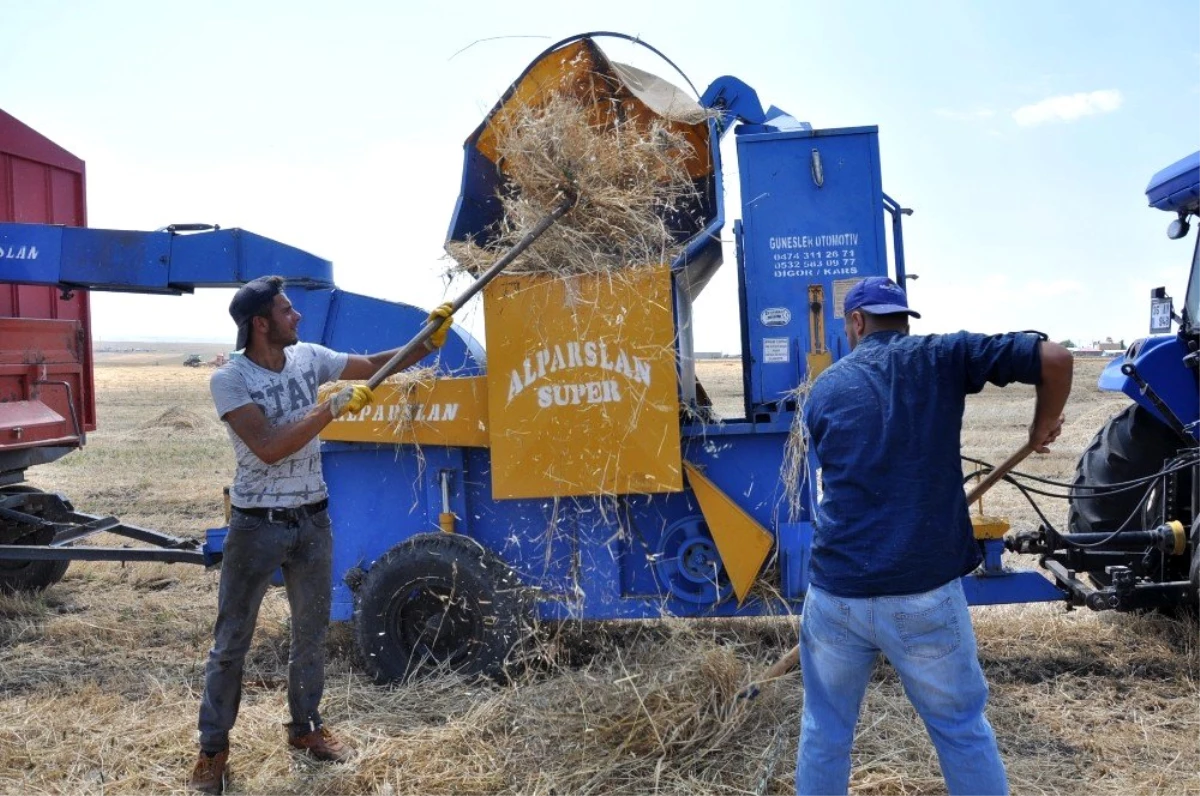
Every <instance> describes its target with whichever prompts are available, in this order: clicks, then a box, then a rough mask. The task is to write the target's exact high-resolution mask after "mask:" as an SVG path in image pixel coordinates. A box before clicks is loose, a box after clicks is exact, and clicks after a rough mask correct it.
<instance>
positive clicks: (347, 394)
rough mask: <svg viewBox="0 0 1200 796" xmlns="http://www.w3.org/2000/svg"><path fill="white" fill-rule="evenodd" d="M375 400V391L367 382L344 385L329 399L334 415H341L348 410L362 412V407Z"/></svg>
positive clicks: (330, 408) (330, 409)
mask: <svg viewBox="0 0 1200 796" xmlns="http://www.w3.org/2000/svg"><path fill="white" fill-rule="evenodd" d="M374 400H375V393H373V392H371V388H370V387H368V386H367V385H365V384H353V385H351V386H349V387H343V388H342V389H340V390H338V391H337V392H335V393H334V394H333V397H332V398H330V399H329V411H330V412H332V413H333V416H334V417H341V416H342V415H343V414H345V413H346V412H361V411H362V408H363V407H364V406H366V405H367V404H369V403H371V402H373V401H374Z"/></svg>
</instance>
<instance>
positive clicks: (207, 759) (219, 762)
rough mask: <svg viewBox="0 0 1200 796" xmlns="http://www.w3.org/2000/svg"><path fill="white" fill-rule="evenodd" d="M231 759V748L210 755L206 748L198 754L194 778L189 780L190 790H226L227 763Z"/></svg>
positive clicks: (211, 791) (193, 773)
mask: <svg viewBox="0 0 1200 796" xmlns="http://www.w3.org/2000/svg"><path fill="white" fill-rule="evenodd" d="M228 760H229V750H228V749H226V750H225V751H223V752H217V753H216V754H215V755H209V754H208V752H205V751H204V750H201V751H200V754H198V755H196V767H195V768H193V769H192V778H191V779H190V780H188V790H192V791H197V792H199V793H217V794H219V793H222V792H224V790H225V763H226V762H227V761H228Z"/></svg>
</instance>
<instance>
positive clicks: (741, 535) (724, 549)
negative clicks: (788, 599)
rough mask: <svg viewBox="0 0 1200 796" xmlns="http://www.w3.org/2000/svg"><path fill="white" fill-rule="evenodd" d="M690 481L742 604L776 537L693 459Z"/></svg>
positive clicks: (685, 466) (689, 465)
mask: <svg viewBox="0 0 1200 796" xmlns="http://www.w3.org/2000/svg"><path fill="white" fill-rule="evenodd" d="M683 471H684V472H685V473H687V477H688V482H689V483H690V484H691V485H692V491H693V492H695V493H696V499H697V500H698V501H700V512H701V513H702V514H703V515H704V521H705V522H707V523H708V532H709V533H711V534H712V538H713V541H715V542H716V543H717V552H719V553H720V554H721V561H722V563H724V564H725V571H726V572H728V573H729V580H730V582H731V583H733V591H734V593H736V594H737V598H738V604H739V605H740V604H741V603H742V602H743V601H745V599H746V595H747V594H749V593H750V587H751V586H753V585H754V579H755V578H757V577H758V571H759V570H760V569H762V565H763V562H764V561H766V560H767V554H769V553H770V552H771V545H772V544H774V542H775V537H773V536H771V534H770V533H768V532H767V530H766V529H764V528H763V527H762V526H761V525H759V524H758V522H757V521H756V520H755V519H754V518H753V517H751V516H750V515H749V514H747V513H746V512H745V511H744V510H743V509H742V507H741V506H739V505H738V504H736V503H734V502H733V501H732V500H730V499H729V496H728V495H726V494H725V493H724V492H722V491H721V490H720V488H719V487H718V486H717V485H716V484H714V483H713V482H712V481H709V480H708V479H707V478H705V477H704V476H703V475H701V474H700V470H699V469H697V468H696V465H694V464H692V463H691V462H684V463H683Z"/></svg>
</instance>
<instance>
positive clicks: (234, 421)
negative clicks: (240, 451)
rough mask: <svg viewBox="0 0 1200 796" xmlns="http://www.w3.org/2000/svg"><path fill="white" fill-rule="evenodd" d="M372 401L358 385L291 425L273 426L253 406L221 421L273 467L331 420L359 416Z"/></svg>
mask: <svg viewBox="0 0 1200 796" xmlns="http://www.w3.org/2000/svg"><path fill="white" fill-rule="evenodd" d="M372 400H374V396H373V395H372V394H371V391H370V390H369V389H367V388H366V387H365V386H363V385H361V384H360V385H357V386H352V387H345V388H343V389H341V390H339V391H338V392H336V393H335V394H334V395H332V396H330V398H329V400H327V401H322V402H321V403H319V404H317V405H316V406H314V407H313V408H312V409H310V410H308V413H307V414H306V415H304V417H302V418H300V419H299V420H294V421H292V422H291V423H284V424H282V425H278V426H272V425H271V424H270V422H268V421H267V416H266V415H265V414H264V413H263V410H262V408H261V407H259V406H258V404H253V403H251V404H245V405H243V406H239V407H238V408H237V409H231V410H230V411H228V412H226V413H225V417H224V420H225V422H226V423H228V424H229V427H230V428H232V429H233V432H234V433H235V434H237V435H238V436H239V437H240V438H241V440H242V442H244V443H246V447H248V448H249V449H250V451H251V453H253V454H254V455H255V456H257V457H258V458H259V459H261V460H262V461H263V462H264V463H266V464H275V463H276V462H279V461H282V460H283V459H286V458H287V457H288V456H291V455H292V454H293V453H295V452H296V451H298V450H300V449H301V448H303V447H304V446H305V445H307V444H308V443H309V442H310V441H312V438H313V437H315V436H317V434H320V433H321V429H323V428H325V426H327V425H329V423H330V421H332V420H333V419H334V418H336V417H338V416H339V415H341V414H343V413H345V412H358V411H360V410H361V409H362V408H363V407H364V406H366V405H367V404H369V403H370V402H371V401H372Z"/></svg>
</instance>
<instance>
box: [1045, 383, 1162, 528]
mask: <svg viewBox="0 0 1200 796" xmlns="http://www.w3.org/2000/svg"><path fill="white" fill-rule="evenodd" d="M1183 447H1184V445H1183V443H1182V442H1180V440H1179V438H1178V437H1177V436H1175V433H1174V432H1173V431H1172V430H1171V429H1170V428H1168V427H1167V426H1166V424H1164V423H1162V422H1161V421H1160V420H1158V419H1157V418H1156V417H1154V415H1152V414H1150V412H1148V411H1147V410H1145V409H1143V408H1142V407H1140V406H1138V405H1137V404H1130V405H1129V406H1127V407H1126V408H1125V409H1124V410H1123V411H1121V412H1120V413H1119V414H1117V415H1114V416H1113V417H1112V418H1111V419H1110V420H1109V421H1108V422H1107V423H1105V424H1104V425H1103V426H1101V428H1100V430H1099V431H1097V432H1096V436H1095V437H1093V438H1092V441H1091V444H1089V445H1088V446H1087V448H1086V449H1085V450H1084V452H1083V453H1082V454H1081V455H1080V457H1079V462H1078V464H1076V466H1075V480H1074V482H1073V483H1074V485H1075V487H1079V486H1082V485H1088V486H1105V485H1107V484H1116V483H1120V482H1122V481H1132V480H1135V479H1137V478H1143V477H1145V476H1148V475H1152V474H1154V473H1156V472H1158V471H1159V470H1161V469H1162V466H1163V464H1165V463H1166V461H1167V460H1168V459H1170V458H1172V457H1174V456H1175V455H1176V454H1177V453H1178V452H1179V451H1180V450H1181V449H1182V448H1183ZM1145 494H1146V490H1145V489H1130V490H1127V491H1125V492H1118V493H1116V494H1112V495H1101V496H1098V497H1094V498H1082V499H1081V498H1073V499H1072V500H1071V506H1070V509H1069V510H1068V512H1067V528H1068V529H1069V530H1070V532H1071V533H1087V532H1092V533H1109V532H1112V531H1115V530H1117V529H1118V528H1119V527H1120V526H1121V524H1122V523H1124V522H1126V520H1129V525H1128V527H1130V528H1134V527H1139V525H1140V523H1141V521H1142V517H1140V516H1139V514H1140V511H1141V509H1142V508H1143V507H1142V506H1141V505H1140V504H1141V503H1142V500H1143V499H1144V497H1145ZM1160 521H1161V520H1160Z"/></svg>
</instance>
